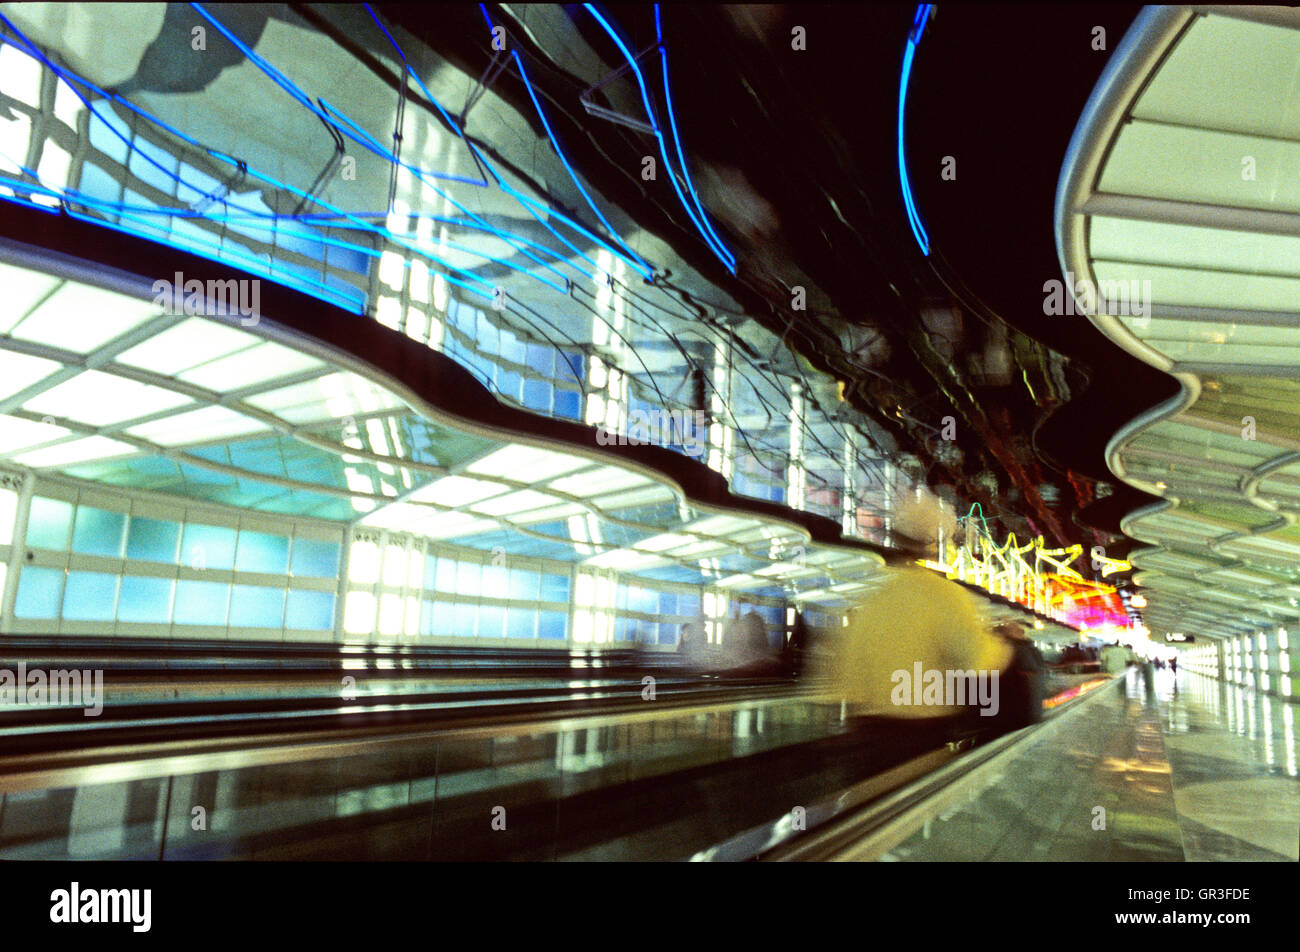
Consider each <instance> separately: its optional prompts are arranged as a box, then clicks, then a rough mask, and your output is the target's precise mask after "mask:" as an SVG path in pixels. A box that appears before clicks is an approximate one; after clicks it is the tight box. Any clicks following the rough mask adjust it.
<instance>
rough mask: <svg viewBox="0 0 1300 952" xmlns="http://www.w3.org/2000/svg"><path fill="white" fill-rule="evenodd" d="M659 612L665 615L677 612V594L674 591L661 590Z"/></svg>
mask: <svg viewBox="0 0 1300 952" xmlns="http://www.w3.org/2000/svg"><path fill="white" fill-rule="evenodd" d="M659 612H660V614H663V615H676V614H677V595H676V594H675V593H673V592H661V593H660V595H659Z"/></svg>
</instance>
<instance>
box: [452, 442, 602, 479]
mask: <svg viewBox="0 0 1300 952" xmlns="http://www.w3.org/2000/svg"><path fill="white" fill-rule="evenodd" d="M589 466H591V462H590V461H589V460H585V459H580V458H578V457H575V456H569V455H567V454H565V453H556V452H553V451H551V450H541V449H535V448H534V447H531V446H503V447H502V448H501V449H499V450H496V451H495V452H493V453H489V454H488V455H487V456H485V457H483V458H482V459H481V460H479V461H477V462H476V463H474V464H473V465H472V466H469V467H467V472H471V473H478V474H479V475H482V476H506V477H509V478H510V479H521V478H522V479H527V480H529V481H530V482H533V483H540V482H543V481H545V480H547V479H551V478H553V477H555V476H559V475H561V474H563V473H571V472H573V471H574V470H575V469H582V468H584V467H589Z"/></svg>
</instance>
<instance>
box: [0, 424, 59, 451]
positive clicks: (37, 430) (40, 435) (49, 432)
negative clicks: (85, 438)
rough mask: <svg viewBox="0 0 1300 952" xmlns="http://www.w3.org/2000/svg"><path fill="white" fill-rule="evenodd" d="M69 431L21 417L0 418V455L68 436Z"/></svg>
mask: <svg viewBox="0 0 1300 952" xmlns="http://www.w3.org/2000/svg"><path fill="white" fill-rule="evenodd" d="M71 434H72V431H71V430H65V429H64V428H63V427H61V426H55V425H54V424H52V423H38V422H36V421H34V420H24V419H23V418H22V417H13V416H0V453H12V452H14V451H15V450H21V449H26V448H27V447H29V446H39V445H40V444H41V443H49V442H52V441H53V440H57V439H61V438H62V437H65V436H70V435H71Z"/></svg>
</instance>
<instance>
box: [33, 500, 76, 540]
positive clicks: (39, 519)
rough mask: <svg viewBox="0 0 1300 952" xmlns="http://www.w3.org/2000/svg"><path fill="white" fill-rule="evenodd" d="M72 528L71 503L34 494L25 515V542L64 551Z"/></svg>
mask: <svg viewBox="0 0 1300 952" xmlns="http://www.w3.org/2000/svg"><path fill="white" fill-rule="evenodd" d="M71 529H72V503H69V502H63V501H62V500H61V499H46V498H45V497H44V496H36V497H34V498H33V499H32V508H31V511H30V514H29V515H28V516H27V544H28V545H29V546H33V547H35V548H38V549H57V550H59V551H61V552H66V551H67V548H68V535H69V532H70V530H71Z"/></svg>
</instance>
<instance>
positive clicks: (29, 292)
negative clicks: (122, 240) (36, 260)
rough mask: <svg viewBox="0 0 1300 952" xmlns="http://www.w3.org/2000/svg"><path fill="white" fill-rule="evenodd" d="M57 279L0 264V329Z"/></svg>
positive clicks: (0, 125)
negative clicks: (2, 289) (1, 292)
mask: <svg viewBox="0 0 1300 952" xmlns="http://www.w3.org/2000/svg"><path fill="white" fill-rule="evenodd" d="M4 127H5V122H4V120H3V119H0V154H3V152H4ZM23 151H24V152H26V151H27V146H26V145H24V146H23ZM59 280H60V279H59V278H52V277H50V276H49V275H48V274H41V273H40V272H39V271H29V270H28V269H26V268H15V267H13V266H12V265H7V264H0V287H2V288H4V297H3V300H0V331H3V332H4V333H6V334H7V333H9V331H10V330H12V329H13V327H14V325H15V324H17V323H18V322H19V321H20V320H22V319H23V317H24V316H25V315H26V314H27V312H28V311H30V310H31V309H32V307H33V306H34V305H35V304H36V302H37V301H39V300H40V299H41V298H43V297H45V295H47V294H49V293H50V291H51V290H52V289H53V287H54V286H55V285H56V284H58V283H59ZM6 380H7V378H6Z"/></svg>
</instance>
